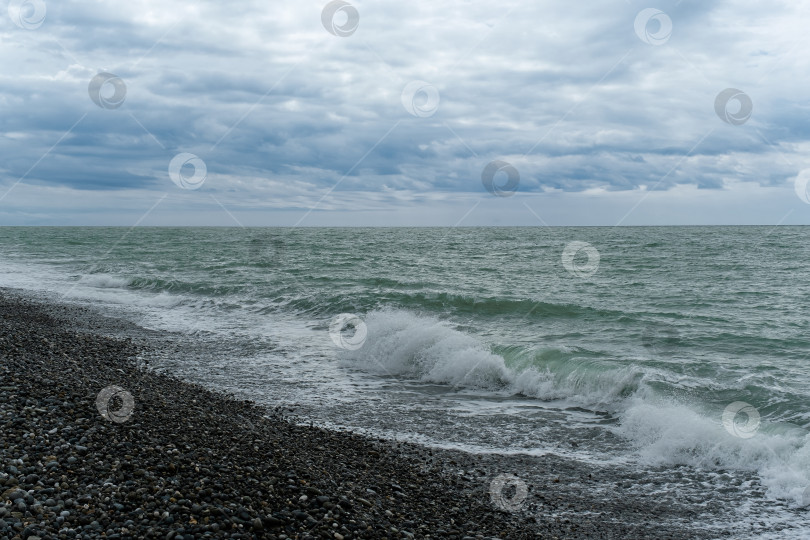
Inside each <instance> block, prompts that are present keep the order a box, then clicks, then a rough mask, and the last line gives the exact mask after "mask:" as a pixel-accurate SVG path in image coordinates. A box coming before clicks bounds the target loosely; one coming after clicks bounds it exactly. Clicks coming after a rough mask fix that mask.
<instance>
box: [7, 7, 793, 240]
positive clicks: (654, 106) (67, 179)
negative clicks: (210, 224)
mask: <svg viewBox="0 0 810 540" xmlns="http://www.w3.org/2000/svg"><path fill="white" fill-rule="evenodd" d="M40 3H41V2H39V0H37V1H36V2H34V1H33V0H31V1H29V2H20V1H16V2H15V1H12V2H11V3H10V10H9V16H7V17H0V50H2V54H3V58H4V66H5V69H4V70H3V73H2V75H0V126H1V130H0V131H1V134H0V151H2V152H3V156H4V160H3V163H2V165H0V182H1V183H2V185H0V196H3V194H4V193H7V195H5V196H4V198H3V200H2V202H0V205H3V206H5V207H6V208H5V209H2V208H0V217H2V220H3V222H8V223H14V222H21V223H29V222H50V221H49V220H47V219H45V220H43V218H42V217H41V216H42V215H44V214H43V213H42V208H41V204H42V203H39V205H37V204H36V203H34V202H32V198H35V195H33V193H34V192H33V191H31V190H32V189H34V188H39V189H40V190H41V191H40V196H41V197H58V193H63V194H67V195H66V196H65V198H64V199H63V200H65V201H69V200H77V199H76V197H77V195H76V192H77V190H79V191H92V192H94V193H103V192H108V196H107V198H106V200H107V201H109V202H108V204H109V207H107V208H103V207H102V206H96V207H93V208H89V209H86V210H84V211H83V212H89V213H92V212H94V211H96V212H101V211H102V210H104V212H108V211H109V210H110V208H115V207H117V206H120V205H122V204H124V203H122V199H121V194H123V193H124V192H127V193H129V192H138V193H141V194H143V193H144V192H147V193H148V192H154V194H155V197H154V198H155V199H157V197H159V196H160V195H161V194H162V193H165V192H169V193H171V194H172V197H175V196H177V197H185V196H186V195H190V194H183V193H180V191H182V190H180V188H178V187H177V186H175V184H173V183H172V181H171V180H170V178H169V174H168V172H167V168H168V165H169V162H170V161H171V159H172V158H173V157H174V156H175V155H176V154H178V153H180V152H189V153H193V154H195V155H197V156H199V157H200V158H201V159H202V160H204V162H205V164H206V166H207V171H208V177H207V179H206V181H205V184H204V186H203V187H202V188H200V190H198V191H195V192H193V194H194V196H196V197H202V198H206V200H207V201H208V203H211V200H210V198H207V197H206V195H205V193H206V192H208V194H209V195H214V196H215V197H218V198H219V199H217V200H220V199H222V200H227V202H228V207H229V208H231V209H233V210H234V212H236V213H238V212H239V211H240V210H244V211H248V210H250V209H261V208H265V209H267V208H272V209H274V210H275V211H279V212H280V211H283V210H291V211H292V210H297V211H298V214H297V216H299V218H300V216H302V215H304V212H306V211H308V209H310V208H312V206H313V205H315V204H317V212H321V211H327V210H332V211H335V212H339V211H348V212H351V211H354V210H357V211H362V210H369V211H371V210H374V211H384V209H385V208H393V209H397V210H400V211H403V212H407V213H408V215H411V216H413V221H415V223H413V224H421V223H420V219H422V217H423V215H424V213H423V209H424V205H425V204H426V201H430V204H428V205H427V206H429V207H434V206H435V208H436V209H437V210H436V212H441V210H439V209H440V208H442V201H456V202H457V201H460V200H466V199H467V198H470V197H472V198H470V200H474V199H475V197H479V196H480V197H484V196H486V197H490V196H489V194H487V193H486V190H485V188H484V186H483V185H482V182H481V173H482V170H483V169H484V167H485V166H486V165H487V164H488V163H489V162H491V161H493V160H503V161H505V162H508V163H510V164H512V165H513V166H514V167H515V168H516V169H517V170H518V171H519V173H520V184H519V191H518V194H517V195H516V196H515V197H514V198H511V199H509V201H510V202H509V204H511V205H514V206H520V207H521V208H522V207H523V206H525V204H523V203H524V202H525V201H519V198H520V196H524V197H534V196H542V195H543V194H545V195H546V196H547V197H551V196H556V195H555V194H559V193H562V194H566V193H569V194H571V197H575V196H576V194H584V195H583V196H585V195H587V198H588V199H589V200H590V199H593V198H596V200H600V199H599V197H602V199H601V201H602V202H603V203H604V205H605V206H604V207H600V208H607V207H609V206H610V205H611V204H613V202H615V201H616V200H619V199H615V198H611V197H608V196H607V195H605V194H608V193H610V192H623V191H627V192H629V193H633V194H634V196H635V200H640V199H641V198H643V197H646V195H645V193H648V192H649V191H650V190H656V191H658V190H667V192H671V193H672V194H673V197H675V194H682V193H687V192H688V193H691V194H692V195H690V196H691V197H695V198H698V197H701V195H700V192H701V190H723V191H725V192H731V191H734V190H737V192H736V195H733V196H730V198H729V201H731V200H734V201H737V203H738V204H742V205H743V206H744V207H745V205H751V204H754V203H755V202H756V199H757V197H759V195H757V193H760V192H758V191H757V189H766V190H767V189H771V188H781V189H783V191H784V192H785V193H787V195H786V196H788V195H789V196H792V197H795V195H791V194H792V182H793V178H795V177H796V175H797V173H799V171H801V170H802V169H804V168H806V167H808V165H807V163H806V162H807V158H805V157H804V156H805V155H806V152H805V150H806V149H807V148H808V144H807V142H806V141H807V131H808V128H807V125H808V123H807V121H806V118H807V110H808V99H807V97H806V90H805V89H806V88H807V84H806V83H807V81H806V78H807V76H806V73H808V71H807V69H805V68H806V67H807V65H806V64H807V62H808V55H807V54H806V52H805V47H804V46H803V42H804V34H805V29H806V26H807V24H806V23H807V22H808V13H807V8H805V7H802V6H800V5H794V4H792V3H787V2H774V3H768V4H767V5H765V4H762V3H757V2H745V1H735V2H712V3H707V2H697V1H694V2H688V1H684V2H679V3H676V2H659V3H657V4H655V6H654V7H656V8H658V9H660V10H661V11H662V12H663V13H665V15H664V17H666V18H668V20H671V22H672V31H671V35H670V34H669V33H667V32H666V27H665V26H664V27H661V26H658V24H659V23H658V22H656V20H650V21H649V24H648V25H646V26H643V27H642V28H645V29H646V31H647V34H642V35H638V34H637V32H636V29H635V28H634V22H635V21H636V18H637V16H638V14H639V12H641V11H642V10H643V9H646V8H649V7H651V6H650V5H649V4H646V3H644V4H642V3H638V2H627V3H623V2H601V3H598V2H589V3H571V2H556V1H544V2H535V3H531V5H526V4H527V3H521V2H505V3H502V4H500V5H498V6H497V7H495V6H493V5H492V3H489V2H477V1H476V2H462V1H460V0H459V1H448V2H444V3H442V4H441V5H439V4H436V3H431V2H426V1H421V0H419V1H415V2H409V3H393V2H382V3H381V2H376V3H366V2H362V3H361V2H353V7H354V8H356V10H357V13H358V14H359V26H358V27H357V29H356V31H355V32H353V33H352V34H351V35H349V36H346V37H338V36H334V35H332V34H330V33H329V32H327V30H326V29H325V28H324V26H323V25H322V21H321V13H322V9H323V8H324V6H325V5H326V4H327V2H282V3H267V2H258V1H241V2H230V3H220V2H213V1H199V0H198V1H195V2H185V1H180V2H173V3H169V4H167V3H160V2H154V1H151V0H149V1H147V0H141V1H134V2H129V3H126V4H122V3H120V2H104V1H89V0H84V1H66V2H58V3H57V2H55V1H49V2H47V3H45V4H44V5H45V6H46V8H47V13H46V15H45V18H44V21H43V22H42V24H41V25H40V26H38V27H35V28H31V29H25V28H21V27H20V25H18V24H15V20H14V16H15V14H17V15H19V14H22V15H21V16H22V23H23V26H24V25H25V24H24V23H25V19H26V18H28V19H29V20H33V21H34V23H33V25H34V26H36V21H35V20H34V19H32V17H34V16H35V15H36V13H35V9H34V8H36V7H37V4H40ZM18 5H22V11H15V10H16V8H17V6H18ZM3 15H5V13H3ZM339 16H340V14H338V17H339ZM660 20H664V21H665V22H666V19H660ZM16 22H17V23H20V22H21V20H20V19H19V18H18V19H17V20H16ZM337 22H338V24H341V23H342V20H340V19H338V20H337ZM29 26H30V25H29ZM648 36H652V37H648ZM656 37H657V38H660V41H661V42H662V43H660V44H650V43H646V42H645V39H647V41H651V40H652V41H655V38H656ZM99 72H109V73H112V74H115V75H117V76H118V77H120V78H121V80H122V81H123V82H124V83H125V85H126V98H125V100H124V102H123V104H122V105H121V106H120V107H118V108H111V109H105V108H102V107H99V106H97V105H96V104H95V103H94V102H93V101H92V100H91V99H90V97H89V96H88V84H89V83H90V81H91V79H92V78H93V77H94V76H95V75H96V74H98V73H99ZM412 81H425V82H426V83H428V84H429V85H430V86H428V87H426V88H424V90H426V92H419V93H417V94H416V95H415V96H414V99H413V100H410V99H405V101H404V104H405V105H412V107H411V110H412V111H416V112H417V113H419V114H417V115H414V114H411V113H409V111H408V110H406V106H403V98H402V92H403V89H405V88H406V87H408V85H409V83H411V82H412ZM726 88H738V89H740V90H742V91H743V92H744V93H745V94H746V95H748V96H750V99H751V101H752V103H753V112H752V114H751V116H750V119H748V120H747V121H746V122H745V123H743V124H742V125H732V124H729V123H725V122H723V121H722V120H721V119H720V118H719V117H718V115H717V114H716V113H715V98H716V96H717V95H718V93H720V92H721V91H722V90H724V89H726ZM112 90H113V88H112V86H111V85H106V86H105V87H103V88H102V97H104V96H106V97H109V96H110V94H111V92H112ZM431 92H433V94H432V95H431V94H430V93H431ZM437 96H438V102H437V103H436V102H435V98H436V97H437ZM431 98H434V100H433V101H431ZM434 105H437V106H436V107H434ZM735 106H736V105H735V102H731V103H730V104H729V111H730V112H731V113H734V112H735V109H734V107H735ZM434 108H435V111H434ZM420 111H421V113H420ZM71 128H72V129H71ZM43 156H44V157H43ZM188 172H189V171H186V173H188ZM21 178H22V179H23V180H22V182H20V183H21V184H23V185H25V186H27V189H26V190H23V189H22V188H21V186H20V185H16V186H15V184H16V183H17V182H18V181H19V180H20V179H21ZM497 181H498V182H504V181H505V177H501V176H498V177H497ZM679 185H683V186H692V187H693V188H694V187H696V188H698V189H696V190H686V191H683V190H681V191H678V190H676V187H677V186H679ZM740 186H746V187H745V188H744V189H743V188H742V187H740ZM12 187H13V189H12V190H11V191H9V189H10V188H12ZM59 190H65V191H59ZM15 193H17V198H16V199H15ZM600 193H601V194H602V195H599V194H600ZM746 193H748V194H751V198H750V199H745V197H743V200H744V201H747V202H740V200H741V199H740V196H741V195H744V194H746ZM341 194H343V195H342V196H341ZM760 194H761V193H760ZM71 197H73V199H71ZM146 199H148V197H146ZM94 200H95V199H94ZM98 200H99V201H101V200H104V199H98ZM177 200H180V199H177ZM544 200H545V202H549V201H550V200H551V199H549V198H547V199H542V198H541V199H538V201H539V202H540V203H542V202H543V201H544ZM565 200H567V201H569V202H570V201H573V200H574V199H571V198H568V199H565ZM577 200H580V201H584V200H585V199H584V198H581V199H577ZM673 200H675V199H673ZM694 200H695V199H693V202H694ZM611 201H613V202H611ZM622 201H624V202H622V204H625V205H628V204H629V205H630V206H629V207H632V206H633V204H635V203H632V200H630V199H622ZM795 203H796V200H791V201H786V202H785V206H784V208H785V212H787V211H788V210H789V209H790V208H792V207H794V206H795ZM65 204H66V206H63V207H60V208H61V209H62V211H65V212H68V211H69V206H70V203H67V202H66V203H65ZM99 204H101V203H99ZM493 204H494V203H493ZM498 204H506V202H505V201H500V202H499V203H498ZM571 204H572V207H571V208H572V212H573V213H574V215H573V216H572V214H571V212H569V213H568V214H567V215H568V216H569V219H568V221H570V222H571V223H577V222H590V216H592V214H593V212H594V210H593V209H592V208H588V207H583V208H580V210H579V212H581V214H580V215H579V217H577V215H576V212H577V210H576V204H573V203H571ZM591 204H593V203H591ZM684 204H685V206H683V209H682V210H681V213H680V215H676V216H673V217H671V218H670V221H672V222H695V221H698V222H700V219H697V220H696V219H695V216H693V215H690V214H689V208H690V206H689V204H688V203H684ZM718 204H721V205H722V203H718ZM343 205H345V206H343ZM125 206H126V205H125ZM217 206H219V205H217ZM462 206H463V205H462ZM147 207H148V206H147ZM629 207H628V209H629ZM126 208H127V209H128V208H129V207H128V206H127V207H126ZM211 208H212V207H205V208H203V209H200V212H202V213H206V212H210V211H211ZM444 208H445V209H448V208H450V206H445V207H444ZM459 209H460V208H459ZM317 212H316V213H317ZM774 212H775V213H774V214H768V215H764V214H763V215H762V216H761V219H762V220H765V221H767V220H773V221H776V220H778V219H779V217H780V216H779V215H778V214H779V209H776V210H775V211H774ZM136 213H137V212H136ZM461 213H462V214H463V211H462V212H461ZM622 213H623V212H621V211H619V210H616V211H614V210H613V209H611V210H609V211H608V210H605V213H604V216H605V219H606V220H607V222H609V221H611V220H613V219H614V215H619V216H620V215H621V214H622ZM125 214H126V213H125V212H122V214H121V215H125ZM484 214H485V213H484ZM738 214H739V212H738V211H734V209H732V210H730V211H729V212H728V214H727V215H728V216H730V217H733V216H735V215H738ZM336 215H337V214H336ZM375 215H376V214H375ZM482 215H483V214H482ZM38 216H39V217H38ZM375 219H377V218H375ZM531 219H533V218H531ZM646 219H648V220H649V219H650V218H649V217H648V218H646ZM68 221H70V220H68ZM91 221H92V220H91ZM192 221H194V222H196V221H195V220H192ZM292 221H293V223H287V224H290V225H292V224H294V222H295V221H297V219H293V220H292ZM404 221H405V222H407V219H405V220H404ZM563 221H565V220H563ZM273 222H274V223H275V221H273ZM338 222H339V220H338ZM484 222H485V223H486V222H491V223H495V222H499V220H497V219H491V220H484ZM313 223H319V221H318V219H315V220H314V222H313ZM278 224H281V223H278Z"/></svg>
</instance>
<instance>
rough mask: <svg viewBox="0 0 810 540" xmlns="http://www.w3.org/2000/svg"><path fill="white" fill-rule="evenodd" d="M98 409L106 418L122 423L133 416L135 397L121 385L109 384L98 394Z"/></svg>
mask: <svg viewBox="0 0 810 540" xmlns="http://www.w3.org/2000/svg"><path fill="white" fill-rule="evenodd" d="M96 409H98V412H99V413H101V416H103V417H104V418H105V419H107V420H109V421H110V422H115V423H117V424H121V423H123V422H126V421H127V420H129V418H130V416H132V411H133V409H135V398H133V397H132V394H130V393H129V392H127V391H126V390H124V389H123V388H121V387H120V386H115V385H113V386H108V387H107V388H104V389H103V390H102V391H101V392H99V393H98V396H96Z"/></svg>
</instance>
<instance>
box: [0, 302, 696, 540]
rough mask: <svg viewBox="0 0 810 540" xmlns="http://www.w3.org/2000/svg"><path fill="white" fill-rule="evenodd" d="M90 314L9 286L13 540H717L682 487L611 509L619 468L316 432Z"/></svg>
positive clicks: (3, 428)
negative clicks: (608, 489)
mask: <svg viewBox="0 0 810 540" xmlns="http://www.w3.org/2000/svg"><path fill="white" fill-rule="evenodd" d="M82 311H86V310H82V309H81V308H76V307H69V306H52V305H48V304H46V303H43V302H39V301H33V300H30V299H24V298H21V297H19V296H17V295H15V294H13V293H11V292H9V291H0V432H1V433H2V436H1V437H0V538H15V539H16V538H22V539H28V540H37V539H39V538H104V537H106V538H166V539H175V540H179V539H186V538H270V539H274V538H278V539H284V538H291V539H292V538H302V539H303V538H330V539H337V540H341V539H354V538H391V539H394V538H456V539H463V538H466V539H470V538H509V539H521V538H700V537H705V533H701V532H700V531H697V530H692V529H690V528H689V527H688V526H684V527H675V526H667V527H666V528H662V527H661V526H660V523H661V522H662V520H665V519H669V518H671V517H672V516H674V515H677V514H679V513H683V512H687V511H688V510H685V509H684V508H682V507H680V506H679V505H678V504H677V501H676V497H673V499H672V500H671V501H660V500H659V501H656V500H645V499H643V498H638V497H636V498H633V497H630V496H628V497H622V496H621V493H617V494H616V497H614V500H613V501H612V502H607V503H606V502H605V501H604V498H601V499H600V498H599V497H597V496H596V494H594V493H593V491H594V489H593V487H594V486H595V485H596V480H597V479H596V478H595V476H599V475H604V474H608V473H607V472H605V471H601V470H596V469H590V470H589V469H587V468H584V467H581V466H576V464H574V463H571V462H567V461H565V460H563V459H561V458H555V457H547V458H542V459H541V458H528V457H526V456H512V457H508V456H476V455H469V454H465V453H462V452H453V451H443V450H441V451H440V450H434V449H428V448H423V447H419V446H415V445H410V444H404V443H397V442H391V441H383V440H377V439H371V438H368V437H363V436H359V435H356V434H352V433H348V432H343V431H328V430H325V429H321V428H318V427H313V426H306V425H300V423H299V422H295V421H293V419H290V418H287V417H285V415H284V414H283V412H282V411H281V410H267V409H263V408H260V407H258V406H256V405H254V404H252V403H250V402H246V401H241V400H237V399H235V398H233V397H230V396H228V395H224V394H219V393H215V392H211V391H209V390H206V389H204V388H202V387H200V386H196V385H193V384H189V383H185V382H182V381H180V380H177V379H176V378H173V377H171V376H168V375H165V374H159V373H155V372H153V371H150V370H148V369H146V368H145V367H144V366H143V365H142V363H141V362H138V360H137V359H138V357H139V354H140V353H141V350H142V348H143V347H144V346H146V345H145V344H144V343H137V342H135V341H132V340H130V339H113V338H110V337H105V336H103V335H100V334H99V333H97V332H95V331H94V328H93V325H92V324H90V323H86V322H84V321H88V320H90V319H89V318H88V317H89V316H88V314H87V313H80V312H82ZM529 460H531V463H529ZM529 469H531V470H534V471H539V472H535V473H533V475H529V474H528V473H526V472H525V471H527V470H529ZM600 481H604V478H601V479H600ZM617 485H619V483H618V482H617ZM617 491H620V488H618V487H617ZM683 521H684V523H686V524H688V522H689V516H688V515H686V516H685V517H684V518H683Z"/></svg>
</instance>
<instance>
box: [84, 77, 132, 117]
mask: <svg viewBox="0 0 810 540" xmlns="http://www.w3.org/2000/svg"><path fill="white" fill-rule="evenodd" d="M110 87H111V88H112V89H113V92H112V95H109V93H108V92H105V91H106V90H107V88H110ZM87 93H88V94H89V95H90V99H92V100H93V103H95V104H96V105H98V106H99V107H101V108H102V109H117V108H118V107H120V106H121V105H123V104H124V100H125V99H126V97H127V85H126V84H124V80H123V79H121V77H119V76H118V75H113V74H112V73H107V72H105V71H102V72H101V73H99V74H98V75H96V76H95V77H93V78H92V79H91V80H90V84H89V85H87ZM105 93H106V94H107V95H104V94H105Z"/></svg>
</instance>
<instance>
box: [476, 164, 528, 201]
mask: <svg viewBox="0 0 810 540" xmlns="http://www.w3.org/2000/svg"><path fill="white" fill-rule="evenodd" d="M498 173H503V174H505V175H506V182H504V183H503V184H500V185H498V184H496V183H495V176H496V175H497V174H498ZM481 183H482V184H484V188H485V189H486V190H487V191H489V192H490V193H492V194H493V195H495V196H496V197H511V196H512V195H514V194H515V192H516V191H517V188H518V185H519V184H520V173H519V172H518V170H517V169H516V168H514V167H513V166H512V165H511V164H510V163H507V162H505V161H501V160H499V159H496V160H495V161H491V162H489V163H488V164H487V166H486V167H484V170H483V171H481Z"/></svg>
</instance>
